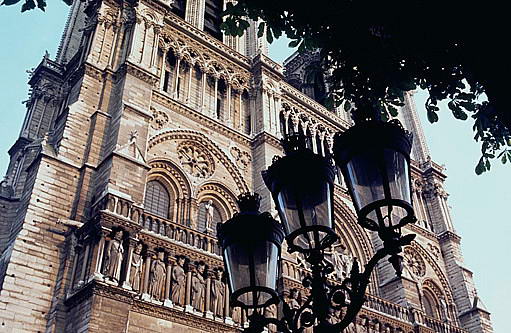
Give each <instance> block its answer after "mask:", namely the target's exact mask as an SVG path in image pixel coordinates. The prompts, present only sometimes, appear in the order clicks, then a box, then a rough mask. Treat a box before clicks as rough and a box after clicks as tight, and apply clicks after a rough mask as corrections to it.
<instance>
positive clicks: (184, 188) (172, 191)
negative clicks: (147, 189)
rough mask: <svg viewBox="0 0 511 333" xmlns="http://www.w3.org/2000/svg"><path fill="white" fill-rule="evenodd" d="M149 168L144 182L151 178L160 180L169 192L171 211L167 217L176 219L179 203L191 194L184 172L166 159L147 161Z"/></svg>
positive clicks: (178, 214) (179, 207)
mask: <svg viewBox="0 0 511 333" xmlns="http://www.w3.org/2000/svg"><path fill="white" fill-rule="evenodd" d="M149 165H150V166H151V169H150V170H149V173H148V175H147V180H146V184H147V183H148V182H150V181H152V180H156V181H159V182H161V183H162V184H163V185H164V186H165V188H166V189H167V191H168V192H169V195H170V198H171V200H174V202H173V204H172V211H170V212H169V219H171V220H176V219H177V218H178V217H179V216H180V209H182V207H181V205H180V203H181V202H182V201H183V200H184V199H187V198H189V197H190V196H191V193H192V190H191V185H190V182H189V181H188V178H187V177H186V176H185V174H184V172H183V171H182V170H181V169H180V168H179V167H178V166H176V165H175V164H174V163H172V162H171V161H169V160H166V159H161V158H159V159H156V160H152V161H149Z"/></svg>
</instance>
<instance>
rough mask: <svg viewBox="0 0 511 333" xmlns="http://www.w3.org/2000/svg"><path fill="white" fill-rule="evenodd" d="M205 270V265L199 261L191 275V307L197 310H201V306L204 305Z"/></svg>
mask: <svg viewBox="0 0 511 333" xmlns="http://www.w3.org/2000/svg"><path fill="white" fill-rule="evenodd" d="M205 270H206V264H205V263H204V261H199V262H198V263H196V269H195V271H194V272H193V275H192V306H193V307H194V308H195V309H197V310H202V305H203V304H204V296H205V294H206V281H205V280H204V272H205Z"/></svg>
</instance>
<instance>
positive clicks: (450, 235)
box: [438, 231, 461, 244]
mask: <svg viewBox="0 0 511 333" xmlns="http://www.w3.org/2000/svg"><path fill="white" fill-rule="evenodd" d="M438 240H439V241H440V243H444V242H447V241H453V242H455V243H457V244H460V243H461V237H460V236H458V235H457V234H455V233H454V232H452V231H444V232H443V233H441V234H440V235H438Z"/></svg>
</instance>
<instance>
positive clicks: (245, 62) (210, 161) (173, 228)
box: [0, 0, 492, 333]
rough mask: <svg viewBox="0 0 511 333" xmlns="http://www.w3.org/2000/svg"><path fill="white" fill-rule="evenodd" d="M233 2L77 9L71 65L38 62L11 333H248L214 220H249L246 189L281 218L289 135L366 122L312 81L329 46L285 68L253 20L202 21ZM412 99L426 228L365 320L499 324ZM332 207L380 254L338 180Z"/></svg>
mask: <svg viewBox="0 0 511 333" xmlns="http://www.w3.org/2000/svg"><path fill="white" fill-rule="evenodd" d="M222 4H223V2H222V1H217V0H188V1H184V0H175V1H170V0H140V1H110V0H103V1H99V0H90V1H76V2H75V3H74V4H73V6H72V7H71V10H70V14H69V17H68V24H67V25H66V28H65V31H64V34H63V39H62V41H61V45H60V48H59V52H58V54H57V57H56V59H55V60H52V59H50V58H49V57H48V56H45V57H44V58H43V60H42V61H41V63H40V64H39V66H38V67H37V68H36V69H35V70H34V72H33V74H32V77H31V79H30V82H29V84H30V87H31V93H30V99H29V102H28V103H27V115H26V119H25V122H24V124H23V125H22V130H21V134H20V137H19V139H18V140H17V141H16V142H15V143H14V145H13V146H12V148H11V149H10V150H9V154H10V156H11V162H10V165H9V168H8V170H7V174H6V177H5V179H4V180H3V181H2V182H1V183H0V326H1V329H2V330H3V331H5V332H139V331H144V332H164V331H165V332H197V333H198V332H237V331H240V328H241V327H242V326H243V324H244V322H245V321H246V314H245V313H242V312H241V311H240V310H239V309H236V308H234V309H233V308H232V307H230V305H229V290H228V288H227V286H226V283H225V277H224V276H223V270H222V260H221V256H220V253H219V248H218V243H217V240H216V238H215V231H214V225H211V223H213V224H214V223H216V222H219V221H223V220H226V219H227V218H229V217H230V216H231V215H232V214H234V213H235V212H236V211H237V206H236V203H235V198H236V196H237V195H238V194H240V193H242V192H246V191H248V190H250V191H256V192H259V193H260V194H261V195H262V197H263V200H262V209H264V210H270V211H272V212H274V207H272V203H271V200H270V195H269V193H268V191H267V189H266V187H265V186H264V184H263V181H262V178H261V176H260V173H261V170H264V169H266V168H267V167H268V165H269V164H271V161H272V158H273V156H275V155H281V154H282V153H283V152H282V147H281V146H280V141H279V139H280V138H281V137H282V136H283V135H284V134H285V133H289V132H291V131H293V132H296V131H302V132H303V133H305V134H306V135H308V137H309V138H310V139H309V140H310V146H311V147H312V148H313V149H314V150H315V151H316V152H318V153H320V154H326V153H327V152H328V151H330V149H331V144H332V137H333V134H334V133H336V132H338V131H343V130H345V129H346V128H347V127H349V126H350V124H351V122H350V119H349V117H348V116H347V113H346V112H344V111H340V110H336V111H335V112H331V111H329V110H327V109H326V108H325V107H323V106H322V105H321V104H320V103H319V102H317V101H315V100H314V97H317V96H318V91H316V95H315V92H314V89H312V88H311V86H310V85H304V86H303V89H302V87H301V86H299V85H297V83H296V82H297V81H296V80H297V79H302V80H303V79H304V76H303V71H302V70H303V69H304V68H307V66H306V65H307V64H310V62H311V59H312V60H314V56H310V55H308V56H306V55H294V56H293V57H292V58H290V59H289V60H288V61H287V62H286V75H284V69H283V67H282V66H281V65H279V64H277V63H275V62H274V61H272V60H271V59H269V58H268V57H267V47H268V46H267V45H266V42H265V39H264V38H259V37H257V33H256V30H257V29H256V24H255V23H254V22H252V23H253V24H252V26H251V27H250V28H249V31H248V33H247V34H246V36H243V37H236V38H234V37H223V38H222V39H223V40H219V36H218V35H217V36H216V38H215V37H213V36H211V35H210V34H209V33H208V31H210V30H211V29H210V28H208V27H211V26H210V25H207V26H206V25H205V24H204V20H205V19H210V18H211V15H214V13H215V10H216V11H218V8H220V7H219V6H221V5H222ZM212 13H213V14H212ZM213 18H214V17H213ZM208 24H209V23H208ZM207 29H210V30H208V31H206V30H207ZM300 75H302V76H300ZM285 78H288V79H289V81H290V82H291V83H293V85H291V84H289V83H287V82H286V80H285ZM293 80H295V81H293ZM296 87H298V88H300V89H301V90H298V89H296ZM319 92H321V91H319ZM308 95H309V96H311V97H312V98H311V97H309V96H308ZM316 99H318V98H316ZM406 101H407V105H406V106H405V107H404V108H403V110H402V112H401V116H400V117H402V119H401V121H402V123H403V124H404V125H405V127H407V128H408V129H410V130H412V131H413V132H414V133H415V135H416V138H418V139H416V142H418V143H416V147H415V148H414V154H413V155H414V159H415V160H414V161H413V164H412V175H413V197H414V206H415V210H416V212H417V216H418V218H419V222H418V223H417V224H416V225H413V226H410V227H408V228H407V229H406V230H405V232H407V233H408V232H414V233H416V234H417V235H418V236H417V238H416V240H415V241H414V243H413V244H412V245H411V246H409V247H407V248H405V249H404V257H405V264H406V268H405V274H404V275H403V277H402V278H396V277H395V274H394V273H393V271H392V269H391V267H390V265H389V264H387V263H386V262H382V263H381V264H380V265H379V267H378V270H377V272H376V273H375V274H374V278H373V281H372V282H371V285H370V287H369V295H368V296H367V302H366V304H365V306H364V308H363V310H362V312H361V313H360V314H359V316H358V318H357V320H356V322H355V323H354V324H353V326H352V327H351V328H350V331H352V332H481V333H489V332H492V328H491V322H490V317H489V313H488V311H487V310H486V309H485V308H484V306H483V305H482V303H481V300H480V299H479V298H478V296H477V293H476V289H475V287H474V283H473V280H472V273H471V272H470V271H469V270H468V269H467V268H466V267H465V266H464V264H463V257H462V254H461V250H460V237H459V236H458V235H457V234H456V231H455V230H454V227H453V223H452V221H451V217H450V215H449V209H448V206H447V203H446V200H447V194H446V192H445V191H444V190H443V187H442V184H443V182H444V179H445V175H444V173H443V171H442V168H441V167H440V166H439V165H437V164H436V163H434V162H432V161H431V160H430V159H429V157H428V151H427V147H426V145H425V142H424V139H423V134H422V130H421V128H420V124H419V123H418V121H417V117H416V114H415V110H414V106H413V100H412V96H411V95H408V96H407V99H406ZM335 218H336V230H337V232H338V233H339V235H340V237H341V244H342V246H343V247H344V250H343V251H344V252H342V256H344V257H343V258H344V259H343V260H347V259H346V258H352V257H357V258H358V259H359V261H360V262H361V263H362V264H363V263H365V262H367V261H368V260H369V258H370V257H371V255H372V253H374V251H375V249H376V248H378V246H380V245H381V244H379V243H378V241H377V239H376V237H375V236H374V235H372V234H371V233H368V232H366V231H364V230H363V229H362V228H361V227H359V226H358V225H357V223H356V218H355V215H354V212H353V208H352V204H351V203H350V199H349V197H348V195H347V193H346V189H345V188H344V186H343V182H342V180H339V179H338V180H337V185H336V188H335ZM333 251H338V250H337V249H332V256H334V255H338V256H339V255H341V254H338V253H337V254H334V253H333ZM332 260H334V259H332ZM335 260H338V259H335ZM282 265H283V266H282V273H283V280H282V283H283V287H284V290H285V292H284V297H285V298H286V299H287V300H288V302H289V303H290V304H291V305H292V306H293V307H294V306H299V304H300V302H302V298H303V297H304V296H305V294H304V290H303V287H302V286H301V284H300V281H301V279H302V278H303V277H304V275H305V274H306V273H307V271H306V268H305V267H304V265H303V264H302V263H301V259H300V258H299V257H296V256H293V255H289V254H287V253H284V258H283V263H282ZM343 269H344V270H346V268H342V269H339V270H337V271H336V274H338V275H337V276H342V274H344V273H343ZM279 311H280V309H276V311H275V309H268V313H272V314H275V313H276V314H277V315H278V313H279ZM270 329H272V328H270Z"/></svg>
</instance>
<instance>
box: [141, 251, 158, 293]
mask: <svg viewBox="0 0 511 333" xmlns="http://www.w3.org/2000/svg"><path fill="white" fill-rule="evenodd" d="M154 255H155V253H154V251H153V250H152V249H147V251H146V258H145V266H144V283H143V284H142V299H143V300H146V301H149V300H151V296H150V295H149V293H148V291H149V274H150V272H151V259H152V256H154Z"/></svg>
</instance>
